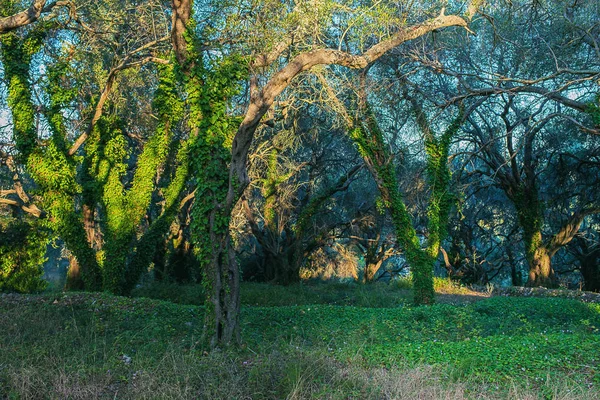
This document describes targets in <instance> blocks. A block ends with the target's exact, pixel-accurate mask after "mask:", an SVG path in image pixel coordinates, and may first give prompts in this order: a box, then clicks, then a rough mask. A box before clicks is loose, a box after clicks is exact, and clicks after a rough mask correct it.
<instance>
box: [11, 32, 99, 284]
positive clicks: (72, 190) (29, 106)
mask: <svg viewBox="0 0 600 400" xmlns="http://www.w3.org/2000/svg"><path fill="white" fill-rule="evenodd" d="M0 38H1V42H2V46H1V50H2V53H1V57H2V63H3V66H4V78H5V79H6V81H7V82H8V106H9V108H10V111H11V113H12V118H13V123H14V128H13V136H14V139H15V145H16V148H17V150H18V151H19V157H20V159H21V160H22V161H23V162H24V163H25V165H26V167H27V171H28V172H29V173H30V175H31V177H32V178H33V180H34V181H35V183H36V184H37V185H38V186H39V189H40V192H41V196H40V197H41V198H42V202H43V207H44V209H45V210H46V211H47V212H48V221H47V222H48V225H49V226H50V227H51V228H52V229H53V230H55V231H56V232H57V233H58V234H59V235H60V237H61V238H62V239H63V240H64V242H65V245H66V247H67V248H68V249H69V250H70V251H71V253H72V254H73V255H74V256H75V258H76V259H77V263H78V266H79V272H80V275H81V279H82V280H83V283H84V284H85V287H86V289H88V290H98V289H100V285H101V282H100V268H99V266H98V263H97V262H96V258H95V256H94V253H93V251H92V249H91V247H90V245H89V243H88V242H87V239H86V234H85V230H84V227H83V223H82V220H81V215H79V214H78V213H77V212H76V211H75V204H74V196H75V195H76V194H77V193H78V192H79V191H80V186H79V185H78V184H77V181H76V169H75V168H76V167H75V164H74V162H73V160H71V159H69V158H68V156H67V149H66V147H65V146H66V139H65V138H66V132H65V131H64V124H63V123H62V119H63V116H62V114H61V109H62V107H63V106H64V105H65V104H68V103H69V102H70V101H71V99H72V98H73V96H74V92H72V91H68V90H63V88H62V87H61V86H60V85H51V86H50V88H49V93H48V94H49V97H50V100H49V104H48V109H47V112H46V117H47V120H48V122H49V125H50V128H51V131H52V136H51V140H49V141H47V143H46V145H45V146H44V147H42V146H38V143H37V128H36V125H35V118H36V111H35V107H34V104H33V101H32V97H31V89H30V88H31V79H30V76H29V70H30V62H31V58H32V57H33V55H34V54H35V53H37V51H38V50H39V49H40V47H41V44H42V38H43V33H41V32H40V31H37V30H32V31H31V32H29V33H28V35H27V36H26V37H24V38H21V37H19V36H18V35H17V34H16V33H15V32H10V33H7V34H3V35H1V36H0ZM63 72H64V66H63V65H58V66H49V68H48V75H49V77H50V79H51V80H52V79H57V78H58V79H60V77H61V74H62V73H63ZM74 272H75V271H74ZM78 275H79V274H78Z"/></svg>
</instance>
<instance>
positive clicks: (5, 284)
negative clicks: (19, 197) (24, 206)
mask: <svg viewBox="0 0 600 400" xmlns="http://www.w3.org/2000/svg"><path fill="white" fill-rule="evenodd" d="M47 244H48V236H47V235H46V234H45V232H43V230H41V229H39V227H37V226H33V225H31V224H29V223H24V222H13V223H11V224H9V225H8V226H7V227H5V228H4V229H1V230H0V292H20V293H29V292H38V291H41V290H43V289H44V288H45V287H46V284H47V283H46V282H45V281H44V280H43V279H42V276H43V274H44V269H43V264H44V262H45V261H46V258H45V255H46V246H47Z"/></svg>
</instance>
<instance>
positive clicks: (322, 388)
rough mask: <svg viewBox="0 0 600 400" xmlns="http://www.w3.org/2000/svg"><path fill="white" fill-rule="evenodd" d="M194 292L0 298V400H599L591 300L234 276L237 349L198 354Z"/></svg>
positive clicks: (599, 342)
mask: <svg viewBox="0 0 600 400" xmlns="http://www.w3.org/2000/svg"><path fill="white" fill-rule="evenodd" d="M198 288H199V286H195V287H191V286H190V287H185V286H184V287H175V286H174V285H154V287H153V290H152V293H153V294H155V295H157V296H162V297H163V298H169V293H170V297H171V299H172V300H175V301H178V302H180V303H182V302H184V303H185V302H187V303H188V304H175V303H173V302H169V301H163V300H157V299H148V298H143V297H135V298H124V297H117V296H111V295H107V294H101V293H46V294H42V295H15V294H4V295H0V399H4V398H6V399H19V398H22V399H43V398H57V399H58V398H60V399H63V398H73V399H76V398H77V399H94V398H106V399H115V398H116V399H129V398H140V399H146V398H147V399H163V398H164V399H167V398H177V399H192V398H206V399H266V398H269V399H271V398H274V399H279V398H289V399H294V398H296V399H300V398H315V399H322V398H332V399H348V398H354V399H470V398H473V399H487V398H489V399H496V398H498V399H501V398H515V399H599V398H600V330H599V327H600V304H598V303H595V302H584V301H580V300H575V299H568V298H563V297H535V295H532V294H524V295H523V294H521V295H520V297H514V296H506V295H501V296H495V295H493V292H492V291H491V290H485V291H483V292H481V291H471V290H468V289H465V288H458V287H455V288H454V289H453V288H451V287H450V288H449V287H445V286H444V285H443V284H438V285H437V290H438V292H439V293H440V294H439V295H438V304H436V305H434V306H430V307H413V306H411V305H410V295H411V294H410V290H409V289H403V288H399V287H397V286H394V285H367V286H362V285H348V284H319V285H295V286H291V287H287V288H281V287H274V286H270V285H265V284H250V283H246V284H244V285H243V288H242V302H243V304H244V305H243V308H242V315H241V319H240V320H241V326H242V338H243V345H242V346H241V347H240V348H232V349H227V350H221V351H212V352H210V351H207V349H205V348H203V347H202V344H201V341H200V336H201V332H202V322H203V308H202V307H201V306H197V305H194V304H195V303H196V301H201V299H202V295H201V293H198V292H199V289H198ZM144 290H146V289H145V288H140V289H138V290H137V293H136V295H138V296H142V295H144Z"/></svg>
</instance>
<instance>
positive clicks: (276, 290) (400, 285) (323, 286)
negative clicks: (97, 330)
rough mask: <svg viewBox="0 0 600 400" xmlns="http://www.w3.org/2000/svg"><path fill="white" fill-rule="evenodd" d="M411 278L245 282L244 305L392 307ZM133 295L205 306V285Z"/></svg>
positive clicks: (157, 285)
mask: <svg viewBox="0 0 600 400" xmlns="http://www.w3.org/2000/svg"><path fill="white" fill-rule="evenodd" d="M434 284H435V290H436V292H437V293H438V294H440V295H442V296H440V297H438V300H439V301H441V302H448V301H450V300H452V299H448V298H446V297H444V296H443V295H480V294H479V293H475V292H473V291H471V290H469V289H467V288H466V287H464V286H461V285H459V284H457V283H456V282H453V281H450V280H449V279H447V278H435V281H434ZM411 287H412V285H411V284H410V280H407V279H401V280H399V281H397V282H393V283H391V284H387V283H373V284H369V285H362V284H358V283H325V282H320V281H309V282H303V283H298V284H294V285H290V286H275V285H270V284H267V283H252V282H244V283H242V290H241V302H242V305H245V306H263V307H274V306H299V305H308V304H329V305H343V306H356V307H368V308H393V307H400V306H404V305H408V304H410V303H411V302H412V292H411V290H410V288H411ZM132 296H133V297H145V298H150V299H158V300H168V301H170V302H173V303H177V304H190V305H202V304H203V303H204V291H203V287H202V285H178V284H175V283H166V282H152V283H149V284H147V285H144V286H141V287H138V288H136V289H134V290H133V293H132Z"/></svg>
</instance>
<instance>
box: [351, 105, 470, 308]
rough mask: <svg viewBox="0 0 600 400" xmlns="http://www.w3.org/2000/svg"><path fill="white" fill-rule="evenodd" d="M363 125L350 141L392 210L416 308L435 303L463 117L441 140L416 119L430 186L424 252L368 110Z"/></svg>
mask: <svg viewBox="0 0 600 400" xmlns="http://www.w3.org/2000/svg"><path fill="white" fill-rule="evenodd" d="M365 114H366V115H365V117H366V118H365V120H364V121H363V122H362V123H359V124H357V125H356V128H354V129H353V130H352V131H351V132H350V137H351V138H352V140H353V141H354V143H355V145H356V146H357V148H358V151H359V153H360V154H361V156H362V157H363V159H364V160H365V162H366V163H367V165H368V166H369V167H370V169H371V171H372V172H373V174H374V175H375V179H376V182H377V185H378V187H379V190H380V192H381V202H382V203H383V204H384V205H385V207H386V208H387V209H388V210H389V212H390V215H391V217H392V221H393V224H394V228H395V231H396V237H397V240H398V242H399V243H400V245H401V246H402V249H403V251H404V254H405V257H406V260H407V262H408V263H409V265H410V266H411V271H412V277H413V288H414V302H415V304H432V303H433V302H434V286H433V266H434V263H435V261H436V259H437V255H438V252H439V247H440V244H441V242H442V240H444V238H445V237H446V235H447V229H448V228H447V225H448V217H449V212H450V208H451V207H452V204H453V202H454V201H453V199H454V196H452V195H451V194H450V191H449V186H450V178H451V174H450V170H449V168H448V152H449V147H450V143H451V140H452V138H453V137H454V135H455V134H456V132H457V131H458V129H459V128H460V124H461V121H462V112H461V113H459V115H458V117H457V118H456V119H455V120H454V121H453V123H452V124H451V125H450V126H449V127H448V129H447V130H446V131H445V132H444V134H443V135H442V136H441V137H440V138H439V139H437V138H435V136H434V135H433V134H432V133H431V131H430V129H429V126H427V124H426V121H425V120H424V116H423V115H418V120H419V121H418V122H419V125H420V127H421V129H422V130H423V131H424V133H426V142H425V150H426V154H427V180H428V183H429V186H430V190H431V194H430V203H429V207H428V212H427V214H428V230H429V238H428V243H427V247H426V248H425V249H423V248H422V247H421V244H420V241H419V238H418V236H417V233H416V231H415V229H414V227H413V224H412V219H411V216H410V214H409V213H408V210H407V208H406V205H405V204H404V199H403V198H402V194H401V193H400V190H399V184H398V178H397V176H396V171H395V166H394V163H393V162H391V157H392V156H391V154H390V153H389V150H388V147H387V145H386V144H385V141H384V137H383V132H382V131H381V129H380V128H379V125H378V124H377V121H376V119H375V115H374V113H373V111H372V110H371V109H370V107H369V106H367V108H366V112H365Z"/></svg>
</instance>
